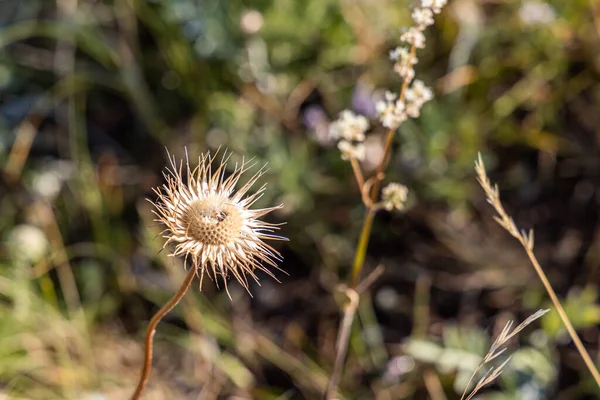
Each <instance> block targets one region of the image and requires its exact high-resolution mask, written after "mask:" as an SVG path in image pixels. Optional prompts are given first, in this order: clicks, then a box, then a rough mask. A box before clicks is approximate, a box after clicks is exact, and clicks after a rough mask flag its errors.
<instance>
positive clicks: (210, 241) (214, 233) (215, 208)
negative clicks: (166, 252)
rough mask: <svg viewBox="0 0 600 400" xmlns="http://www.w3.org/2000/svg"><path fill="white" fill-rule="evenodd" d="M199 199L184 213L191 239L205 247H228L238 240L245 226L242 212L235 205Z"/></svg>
mask: <svg viewBox="0 0 600 400" xmlns="http://www.w3.org/2000/svg"><path fill="white" fill-rule="evenodd" d="M211 200H212V199H198V200H196V201H194V202H193V203H192V204H190V205H189V207H188V208H187V210H186V211H185V213H184V215H183V216H184V218H183V219H184V221H182V222H183V224H184V225H185V226H186V230H187V233H188V235H189V237H191V238H193V239H195V240H196V241H198V242H199V243H203V244H205V245H215V246H219V245H226V244H227V243H229V242H230V241H232V240H234V239H236V238H238V237H239V236H240V234H241V230H242V227H243V226H244V217H243V215H242V212H241V210H239V209H238V207H236V206H235V205H233V204H227V203H224V202H216V201H211Z"/></svg>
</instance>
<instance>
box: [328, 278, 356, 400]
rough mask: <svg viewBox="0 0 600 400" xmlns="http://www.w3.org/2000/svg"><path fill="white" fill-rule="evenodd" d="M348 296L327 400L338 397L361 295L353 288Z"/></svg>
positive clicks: (347, 291) (337, 341)
mask: <svg viewBox="0 0 600 400" xmlns="http://www.w3.org/2000/svg"><path fill="white" fill-rule="evenodd" d="M346 296H347V297H348V302H347V303H346V305H345V306H344V317H343V318H342V323H341V325H340V329H339V332H338V337H337V340H336V343H337V344H336V356H335V363H334V365H333V372H332V373H331V377H330V379H329V383H328V384H327V394H326V399H327V400H333V399H335V398H336V394H337V385H338V382H339V381H340V378H341V377H342V371H343V370H344V361H345V360H346V353H347V351H348V342H349V341H350V332H351V331H352V323H353V322H354V315H355V314H356V309H357V307H358V300H359V295H358V293H357V292H356V290H354V289H352V288H348V289H346Z"/></svg>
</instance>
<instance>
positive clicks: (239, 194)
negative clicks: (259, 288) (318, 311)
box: [132, 152, 287, 400]
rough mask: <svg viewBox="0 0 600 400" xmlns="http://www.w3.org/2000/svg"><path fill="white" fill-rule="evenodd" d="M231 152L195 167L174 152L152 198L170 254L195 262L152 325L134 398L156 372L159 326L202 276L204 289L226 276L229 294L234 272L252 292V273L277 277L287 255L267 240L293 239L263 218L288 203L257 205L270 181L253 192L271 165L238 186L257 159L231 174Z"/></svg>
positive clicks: (238, 166) (206, 158) (206, 156)
mask: <svg viewBox="0 0 600 400" xmlns="http://www.w3.org/2000/svg"><path fill="white" fill-rule="evenodd" d="M230 157H231V153H227V152H224V153H223V156H222V157H221V160H220V161H219V162H217V163H215V158H216V154H215V155H211V153H210V152H206V153H204V154H203V155H202V156H200V157H199V158H198V166H197V167H195V168H193V169H192V168H191V167H190V163H189V158H188V157H187V154H186V162H185V167H184V162H183V160H181V161H180V162H179V163H177V161H176V159H175V157H174V156H171V155H169V161H170V164H171V165H170V168H167V172H166V173H164V176H165V179H166V184H164V185H163V186H162V187H160V188H158V189H155V190H154V192H155V193H156V195H157V201H156V202H152V201H151V203H152V204H153V205H154V206H155V210H153V213H154V214H155V215H156V216H157V219H156V221H157V222H160V223H162V224H163V225H165V227H166V229H165V230H164V231H163V232H162V233H163V238H165V239H166V241H165V243H164V245H163V248H165V247H168V246H170V245H171V244H173V245H174V246H173V247H174V249H173V250H172V252H171V254H170V256H173V257H174V256H183V257H184V264H185V262H186V261H187V260H188V259H189V260H190V262H191V267H190V270H189V271H188V274H187V276H186V278H185V280H184V282H183V283H182V285H181V287H180V288H179V290H178V291H177V293H176V294H175V295H174V296H173V298H172V299H171V300H169V302H168V303H167V304H165V305H164V306H163V307H162V308H161V309H160V310H159V311H158V312H157V313H156V315H154V317H153V318H152V320H151V321H150V323H149V325H148V329H147V332H146V339H145V359H144V366H143V369H142V374H141V377H140V381H139V383H138V386H137V389H136V391H135V393H134V395H133V397H132V399H134V400H135V399H139V398H140V396H141V394H142V392H143V391H144V388H145V386H146V383H147V382H148V378H149V376H150V369H151V367H152V347H153V345H152V343H153V341H152V339H153V337H154V333H155V331H156V326H157V325H158V323H159V322H160V320H161V319H162V318H163V317H164V316H165V315H166V314H167V313H168V312H169V311H171V310H172V309H173V308H174V307H175V306H176V305H177V304H178V303H179V301H180V300H181V299H182V298H183V296H184V295H185V293H186V292H187V290H188V288H189V287H190V285H191V283H192V281H193V280H194V277H195V276H196V275H199V276H200V288H202V280H203V278H204V275H205V274H207V275H208V276H209V277H210V278H211V279H213V280H214V281H215V283H216V285H217V287H218V279H219V276H220V278H221V281H222V282H223V285H224V286H225V290H226V291H227V294H228V295H229V290H228V289H227V278H228V277H229V275H233V276H234V277H235V279H236V280H237V281H238V282H239V283H240V284H241V285H242V286H243V287H244V289H246V291H248V293H250V289H249V283H248V276H250V277H251V278H252V279H253V280H255V281H256V282H257V283H258V277H257V275H256V273H255V271H256V270H260V271H263V272H264V273H266V274H267V275H269V276H271V277H272V278H274V279H276V280H277V278H275V276H274V275H273V273H272V272H271V271H270V270H269V269H268V268H267V266H270V267H273V268H276V269H279V267H278V266H277V263H276V262H277V261H281V255H280V254H279V253H278V252H277V251H276V250H275V249H274V248H273V247H271V246H270V245H268V244H266V243H265V242H264V240H265V239H267V240H287V239H286V238H284V237H282V236H278V235H274V234H273V233H274V232H275V231H276V230H278V229H279V227H278V225H276V224H271V223H268V222H264V221H261V220H260V219H259V218H260V217H263V216H264V215H266V214H268V213H270V212H271V211H273V210H276V209H279V208H281V207H282V205H279V206H276V207H269V208H262V209H251V208H250V207H251V206H252V205H253V204H254V203H255V202H256V201H257V200H258V199H259V198H260V197H261V196H262V194H263V192H264V190H265V188H266V185H263V186H261V187H260V188H259V189H258V191H256V192H255V193H253V194H251V195H248V191H249V190H250V188H251V187H252V186H253V185H254V184H255V183H256V182H257V181H258V179H259V178H260V177H261V176H262V175H263V174H264V173H265V171H266V169H265V167H262V168H260V169H259V170H258V172H256V173H255V174H254V175H253V176H252V177H250V179H248V181H247V182H246V183H245V184H244V185H242V186H241V187H240V188H239V189H237V190H236V189H235V186H236V185H237V183H238V182H239V180H240V178H241V177H242V175H243V174H244V173H245V172H247V171H248V170H249V169H250V168H252V167H253V166H254V165H255V164H254V163H252V162H250V161H242V162H241V164H236V165H235V168H234V170H233V172H232V173H231V174H230V175H229V176H226V165H227V162H228V161H229V158H230ZM213 164H216V167H213ZM263 264H264V265H263ZM265 265H266V266H265ZM230 298H231V296H230Z"/></svg>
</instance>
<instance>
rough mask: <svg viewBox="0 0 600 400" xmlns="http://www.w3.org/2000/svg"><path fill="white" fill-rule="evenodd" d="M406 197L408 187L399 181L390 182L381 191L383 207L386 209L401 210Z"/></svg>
mask: <svg viewBox="0 0 600 400" xmlns="http://www.w3.org/2000/svg"><path fill="white" fill-rule="evenodd" d="M407 199H408V189H407V188H406V186H404V185H400V184H399V183H390V184H389V185H387V186H386V187H384V188H383V190H382V191H381V201H382V203H383V207H384V208H385V209H386V210H388V211H391V210H394V209H396V210H403V209H404V206H405V203H406V200H407Z"/></svg>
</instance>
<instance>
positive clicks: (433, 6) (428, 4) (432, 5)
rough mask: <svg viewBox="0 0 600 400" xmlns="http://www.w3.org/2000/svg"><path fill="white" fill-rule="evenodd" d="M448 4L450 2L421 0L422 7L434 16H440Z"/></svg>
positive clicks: (446, 0)
mask: <svg viewBox="0 0 600 400" xmlns="http://www.w3.org/2000/svg"><path fill="white" fill-rule="evenodd" d="M446 4H448V0H421V7H423V8H429V9H430V10H431V11H433V13H434V14H439V13H440V12H441V11H442V8H444V6H445V5H446Z"/></svg>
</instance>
